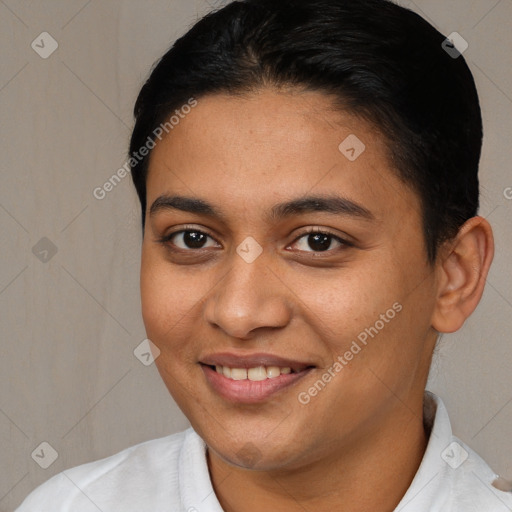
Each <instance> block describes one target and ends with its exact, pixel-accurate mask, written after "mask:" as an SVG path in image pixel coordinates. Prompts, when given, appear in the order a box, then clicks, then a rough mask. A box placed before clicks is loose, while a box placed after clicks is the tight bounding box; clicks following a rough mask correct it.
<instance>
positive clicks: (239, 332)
mask: <svg viewBox="0 0 512 512" xmlns="http://www.w3.org/2000/svg"><path fill="white" fill-rule="evenodd" d="M231 259H232V261H231V262H230V263H231V265H230V270H229V271H227V274H226V275H225V276H224V277H223V278H222V279H221V281H220V282H219V283H218V285H217V286H216V287H214V288H213V290H212V293H211V295H210V296H208V298H207V299H206V301H205V306H204V315H205V319H206V321H207V322H209V323H210V324H211V325H213V326H216V327H218V328H220V329H222V330H223V331H224V332H225V333H226V334H227V335H228V336H230V337H233V338H239V339H251V338H252V337H253V335H254V331H256V330H257V329H262V328H268V329H276V328H282V327H284V326H286V325H287V324H288V323H289V322H290V318H291V313H292V298H293V294H292V292H291V291H290V290H289V288H288V287H287V286H286V285H285V284H284V282H283V281H282V279H281V278H280V277H279V276H278V272H277V269H276V270H274V269H272V267H271V262H270V261H269V260H270V258H267V257H266V255H265V254H264V253H263V254H261V255H260V256H259V257H258V258H257V259H256V260H255V261H253V262H251V263H248V262H246V261H245V260H244V259H243V258H241V257H240V256H239V255H238V254H237V253H234V255H233V257H232V258H231Z"/></svg>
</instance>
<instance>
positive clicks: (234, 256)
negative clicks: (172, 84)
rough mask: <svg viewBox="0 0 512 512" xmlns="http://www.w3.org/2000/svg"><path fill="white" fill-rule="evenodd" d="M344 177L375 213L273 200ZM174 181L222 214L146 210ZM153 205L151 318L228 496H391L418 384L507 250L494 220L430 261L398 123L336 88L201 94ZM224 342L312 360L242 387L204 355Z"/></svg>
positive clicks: (272, 499) (374, 504) (401, 478)
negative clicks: (355, 109) (250, 246)
mask: <svg viewBox="0 0 512 512" xmlns="http://www.w3.org/2000/svg"><path fill="white" fill-rule="evenodd" d="M350 134H356V135H357V137H358V138H359V139H360V140H361V141H363V142H364V144H365V146H366V149H365V151H364V152H363V153H362V154H361V155H360V156H359V157H358V158H357V159H356V160H355V161H349V160H348V159H347V158H346V157H345V156H344V155H343V154H342V153H341V152H340V150H339V149H338V146H339V144H340V143H341V142H342V141H343V140H344V139H345V138H346V137H347V136H348V135H350ZM333 193H336V194H338V195H342V196H344V197H346V198H348V199H350V200H351V201H353V202H356V203H358V204H359V205H361V206H363V207H364V208H366V209H367V210H369V211H370V212H371V214H372V218H371V219H367V218H362V217H358V216H351V215H347V214H339V213H338V214H333V213H329V212H322V211H321V212H307V213H296V214H294V215H291V216H289V217H286V218H281V219H274V220H271V219H269V218H267V217H266V216H265V215H266V214H267V213H268V212H269V211H270V209H271V208H272V207H273V206H274V205H275V204H277V203H281V202H285V201H290V200H292V199H297V198H299V197H302V196H305V195H313V194H314V195H323V194H333ZM163 194H167V195H182V196H187V197H193V198H198V199H202V200H204V201H207V202H208V203H210V204H211V205H213V206H214V207H215V208H216V209H218V210H219V211H221V212H222V213H223V217H222V218H212V217H209V216H206V215H204V214H199V213H190V212H185V211H180V210H176V209H170V208H169V209H165V208H163V209H160V210H158V211H157V212H156V213H154V214H153V215H150V211H149V210H150V207H151V205H152V204H153V202H154V201H155V199H157V198H158V197H159V196H161V195H163ZM147 204H148V210H147V212H146V228H145V233H144V240H143V246H142V266H141V297H142V313H143V319H144V323H145V326H146V330H147V335H148V337H149V338H150V339H151V340H152V341H153V343H155V345H156V346H157V347H158V348H159V349H160V351H161V353H160V356H159V357H158V358H157V359H156V364H157V367H158V370H159V372H160V374H161V376H162V378H163V380H164V382H165V384H166V386H167V388H168V390H169V391H170V393H171V394H172V396H173V398H174V399H175V401H176V402H177V404H178V405H179V407H180V408H181V409H182V410H183V412H184V413H185V414H186V416H187V417H188V419H189V420H190V423H191V424H192V426H193V427H194V429H195V430H196V431H197V432H198V433H199V435H200V436H201V437H202V438H203V439H204V440H205V441H206V444H207V446H208V455H207V460H208V467H209V470H210V475H211V478H212V482H213V485H214V489H215V492H216V494H217V497H218V499H219V502H220V503H221V505H222V507H223V508H224V510H226V511H227V512H230V511H237V512H252V511H256V510H258V511H260V510H264V509H266V507H269V509H270V507H272V508H271V509H272V510H275V511H281V510H282V511H285V510H286V511H295V510H297V511H304V510H307V511H313V510H314V511H330V510H335V509H337V510H338V509H339V510H341V509H343V510H350V511H352V512H358V511H363V510H364V511H367V510H372V509H373V510H379V511H382V512H384V511H392V510H393V509H394V508H395V507H396V505H397V504H398V503H399V501H400V499H401V497H402V496H403V495H404V493H405V492H406V490H407V488H408V487H409V485H410V483H411V481H412V479H413V477H414V475H415V473H416V471H417V469H418V467H419V464H420V462H421V458H422V456H423V453H424V451H425V448H426V443H427V438H428V433H426V432H425V431H424V428H423V422H422V414H423V412H422V400H423V392H424V388H425V384H426V380H427V376H428V371H429V367H430V362H431V357H432V352H433V348H434V346H435V342H436V338H437V335H438V332H453V331H455V330H457V329H458V328H460V327H461V325H462V324H463V323H464V320H465V319H466V318H467V317H468V316H469V315H470V314H471V312H472V311H473V309H474V308H475V307H476V305H477V303H478V301H479V300H480V297H481V295H482V290H483V285H484V282H485V277H486V275H487V270H488V268H489V265H490V263H491V260H492V254H493V241H492V232H491V228H490V227H489V225H488V223H487V222H486V221H485V220H484V219H482V218H480V217H475V218H473V219H470V220H469V221H468V222H466V224H465V225H464V226H463V228H462V229H461V231H460V234H459V236H458V237H457V238H456V239H454V240H452V241H450V242H449V243H446V244H445V246H443V247H442V249H441V251H440V253H439V256H438V259H437V261H436V263H435V264H434V265H430V264H429V263H428V262H427V258H426V247H425V242H424V238H423V232H422V229H421V217H420V214H421V211H420V206H419V200H418V197H417V195H416V194H415V192H414V191H413V190H411V189H410V188H409V187H408V186H406V185H405V184H404V183H402V182H401V181H400V180H399V179H398V178H397V177H396V174H395V172H394V170H393V169H392V167H391V164H390V159H389V155H388V151H387V142H386V141H385V139H384V137H383V136H382V135H381V134H380V133H379V132H378V131H376V130H375V129H374V128H372V127H371V126H370V125H369V124H368V123H366V122H364V121H362V120H361V119H358V118H356V117H354V116H351V115H349V114H347V113H340V112H337V111H335V110H334V109H333V108H332V99H331V98H329V97H328V96H326V95H324V94H321V93H316V92H307V93H306V92H299V91H294V90H275V89H262V90H259V91H257V92H253V93H250V94H247V95H244V96H237V97H232V96H227V95H222V94H219V95H214V96H207V97H203V98H200V99H199V100H198V105H197V106H196V107H195V108H194V109H193V110H192V112H191V113H190V114H188V115H187V116H186V118H185V119H183V120H181V121H180V124H179V125H177V126H176V127H175V128H174V130H173V131H172V132H170V134H169V135H168V136H167V137H166V138H164V139H163V140H162V141H161V142H159V143H158V144H157V146H156V147H155V149H154V150H153V152H152V155H151V160H150V166H149V173H148V180H147ZM308 228H318V229H319V230H320V231H322V232H325V231H327V232H328V233H331V234H333V235H334V236H338V237H340V238H342V239H346V240H348V241H350V242H351V243H352V244H353V245H352V246H347V245H344V244H341V243H339V242H337V241H336V239H335V238H332V239H330V240H331V243H330V245H329V242H327V249H328V250H327V251H321V250H320V249H319V248H318V247H319V246H318V245H315V244H314V241H312V242H311V239H310V238H309V239H308V234H307V229H308ZM184 229H188V230H189V231H197V230H199V231H202V232H204V233H206V234H207V235H208V237H207V238H206V239H205V241H204V247H203V248H199V249H198V248H195V247H197V246H192V247H191V246H190V245H187V243H186V241H187V240H186V239H185V238H184V237H183V236H182V235H183V233H181V234H180V233H179V232H180V230H181V231H183V230H184ZM173 232H174V233H178V234H177V235H176V236H174V238H172V239H171V241H167V242H166V243H162V242H160V241H159V239H161V238H162V237H163V236H164V235H168V234H170V233H173ZM248 236H251V237H253V238H254V239H255V240H256V241H257V242H258V244H259V245H260V246H261V248H262V250H263V252H262V253H261V255H260V256H259V257H258V258H256V260H255V261H253V262H252V263H247V262H246V261H245V260H244V259H242V258H241V257H240V256H239V255H238V253H237V252H236V248H237V247H238V246H240V244H242V242H243V241H244V240H245V239H246V237H248ZM173 247H174V251H173V250H172V248H173ZM394 303H399V304H400V305H401V306H402V309H401V311H400V312H399V313H397V314H396V316H395V317H394V318H393V319H392V320H390V321H389V322H387V323H385V326H384V327H383V328H382V329H381V330H380V331H379V332H378V335H376V336H375V337H374V338H373V339H372V338H369V340H368V343H367V345H366V346H364V348H363V349H362V350H361V351H360V352H359V353H358V354H357V355H355V356H354V357H353V359H352V360H351V361H350V362H349V363H348V364H347V365H346V366H344V367H343V369H342V370H341V371H339V372H338V373H337V374H336V377H334V378H332V380H331V381H330V382H329V383H328V384H327V385H326V386H325V388H323V389H322V390H321V392H319V393H318V394H317V395H316V396H314V397H312V398H311V400H310V402H309V403H308V404H306V405H304V404H301V403H300V402H299V401H298V394H299V393H300V392H304V391H307V390H308V389H309V388H310V387H311V386H312V385H313V384H314V383H315V382H316V381H317V380H318V379H321V378H322V375H324V374H325V373H326V371H327V370H328V369H329V368H332V365H333V362H334V361H335V360H336V358H337V357H338V356H340V355H343V354H344V353H345V352H346V351H347V350H349V348H350V346H351V343H352V341H353V340H356V339H357V336H358V334H359V333H361V332H362V331H364V329H365V328H368V327H370V326H374V325H375V323H376V321H377V320H379V318H380V315H381V314H385V313H386V311H387V310H389V309H390V308H391V307H392V305H393V304H394ZM225 351H231V352H243V353H254V352H268V353H271V354H275V355H279V356H282V357H291V358H294V359H297V360H300V361H306V362H308V363H309V364H311V365H314V366H315V368H314V369H313V370H312V371H311V372H310V373H309V374H308V375H306V376H305V377H304V378H303V379H301V380H300V381H299V382H298V383H296V384H295V385H293V386H291V387H289V388H286V389H283V390H281V391H279V392H278V393H275V394H274V395H272V396H271V397H269V398H268V399H267V400H265V401H263V402H262V403H257V404H246V405H242V404H233V403H231V402H228V401H226V400H225V399H224V398H222V397H221V396H219V395H218V394H216V392H215V391H214V390H213V389H212V388H211V387H210V386H209V384H208V382H207V380H206V378H205V376H204V373H203V370H202V368H201V366H200V365H199V361H200V360H202V358H203V357H205V356H206V355H207V354H212V353H215V352H225ZM249 495H250V496H251V500H247V496H249ZM340 507H343V508H340Z"/></svg>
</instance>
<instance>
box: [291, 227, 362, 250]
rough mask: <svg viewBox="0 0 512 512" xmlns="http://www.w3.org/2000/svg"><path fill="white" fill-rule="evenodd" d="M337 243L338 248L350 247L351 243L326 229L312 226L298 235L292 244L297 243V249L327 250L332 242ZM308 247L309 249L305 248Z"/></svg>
mask: <svg viewBox="0 0 512 512" xmlns="http://www.w3.org/2000/svg"><path fill="white" fill-rule="evenodd" d="M333 242H335V243H336V244H338V248H343V247H351V246H352V245H353V244H351V243H350V242H348V241H347V240H344V239H343V238H341V237H339V236H337V235H335V234H333V233H330V232H328V231H325V230H322V229H319V228H313V229H310V230H308V231H307V232H306V233H303V234H302V235H301V236H299V237H298V238H297V239H296V240H295V242H294V244H298V245H299V250H301V251H304V252H327V251H329V250H331V245H332V243H333ZM307 248H310V249H311V250H310V251H309V250H307Z"/></svg>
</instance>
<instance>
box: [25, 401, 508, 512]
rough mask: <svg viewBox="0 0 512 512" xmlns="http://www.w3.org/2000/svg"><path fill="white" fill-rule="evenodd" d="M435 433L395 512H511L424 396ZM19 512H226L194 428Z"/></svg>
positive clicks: (62, 480)
mask: <svg viewBox="0 0 512 512" xmlns="http://www.w3.org/2000/svg"><path fill="white" fill-rule="evenodd" d="M424 421H425V424H426V426H427V428H428V429H429V430H431V433H430V437H429V442H428V446H427V449H426V451H425V454H424V456H423V460H422V462H421V465H420V467H419V469H418V472H417V473H416V476H415V477H414V480H413V482H412V484H411V486H410V487H409V489H408V490H407V492H406V494H405V495H404V497H403V498H402V500H401V501H400V503H399V505H398V506H397V507H396V509H395V512H473V511H474V512H511V511H512V493H506V492H502V491H499V490H497V489H496V488H494V487H493V486H492V482H493V481H494V479H495V478H497V475H496V474H495V473H494V472H493V471H492V470H491V469H490V468H489V466H488V465H487V464H486V463H485V461H483V460H482V459H481V458H480V457H479V456H478V455H477V454H476V453H475V452H474V451H473V450H472V449H471V448H469V447H468V446H467V445H465V444H464V443H463V442H462V441H460V440H459V439H457V438H456V437H454V436H453V434H452V430H451V425H450V420H449V418H448V413H447V411H446V408H445V406H444V404H443V402H442V401H441V399H440V398H438V397H437V396H435V395H434V394H432V393H430V392H428V391H427V392H425V405H424ZM16 512H223V510H222V507H221V506H220V504H219V502H218V500H217V497H216V495H215V492H214V490H213V487H212V482H211V480H210V476H209V472H208V465H207V461H206V445H205V443H204V441H203V440H202V439H201V438H200V437H199V436H198V435H197V433H196V432H195V431H194V430H193V429H192V428H189V429H187V430H185V431H183V432H179V433H177V434H173V435H170V436H167V437H163V438H160V439H154V440H151V441H146V442H144V443H141V444H138V445H135V446H132V447H130V448H127V449H125V450H123V451H121V452H119V453H117V454H115V455H112V456H110V457H107V458H105V459H101V460H97V461H94V462H90V463H88V464H82V465H80V466H76V467H74V468H71V469H68V470H66V471H63V472H62V473H59V474H57V475H55V476H54V477H52V478H51V479H49V480H48V481H47V482H45V483H44V484H42V485H40V486H39V487H37V488H36V489H35V490H34V491H32V493H31V494H29V496H27V498H26V499H25V501H24V502H23V503H22V504H21V506H20V507H19V508H18V509H17V510H16Z"/></svg>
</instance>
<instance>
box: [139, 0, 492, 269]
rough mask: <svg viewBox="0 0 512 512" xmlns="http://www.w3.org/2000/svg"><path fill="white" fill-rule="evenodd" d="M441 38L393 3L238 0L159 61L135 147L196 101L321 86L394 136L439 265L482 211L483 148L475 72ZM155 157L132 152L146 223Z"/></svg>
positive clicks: (142, 99) (395, 154)
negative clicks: (450, 243)
mask: <svg viewBox="0 0 512 512" xmlns="http://www.w3.org/2000/svg"><path fill="white" fill-rule="evenodd" d="M445 41H446V38H445V36H443V35H442V34H441V33H440V32H438V31H437V30H436V29H435V28H434V27H432V26H431V25H430V24H429V23H427V22H426V21H425V20H424V19H423V18H421V17H420V16H418V15H417V14H415V13H413V12H412V11H410V10H408V9H405V8H403V7H400V6H398V5H396V4H394V3H391V2H390V1H388V0H357V1H354V0H315V1H314V2H312V1H311V0H280V1H277V0H241V1H234V2H232V3H230V4H228V5H227V6H226V7H224V8H222V9H220V10H217V11H215V12H212V13H210V14H208V15H207V16H205V17H204V18H202V19H201V20H199V21H198V22H197V23H196V24H195V25H194V26H193V27H192V28H191V29H190V30H189V31H188V32H187V33H186V34H185V35H184V36H183V37H181V38H180V39H178V40H177V41H176V42H175V44H174V45H173V46H172V48H171V49H170V50H169V51H168V52H167V53H166V54H165V55H164V56H163V57H162V58H161V59H160V60H159V61H158V63H157V64H156V66H155V67H154V69H153V71H152V73H151V75H150V77H149V79H148V80H147V82H146V83H145V84H144V86H143V87H142V90H141V91H140V94H139V96H138V98H137V101H136V104H135V109H134V114H135V119H136V122H135V127H134V129H133V133H132V137H131V142H130V153H131V154H133V153H134V152H137V151H138V150H139V149H140V148H141V147H143V146H144V145H145V144H146V141H148V140H150V139H151V137H152V136H153V134H154V133H155V129H156V128H157V127H158V126H159V125H161V124H162V123H164V122H165V120H166V118H167V117H168V116H169V115H170V114H171V113H172V112H173V111H174V110H175V109H177V108H180V107H181V106H183V105H185V104H187V102H188V101H189V100H190V98H191V97H192V98H200V97H201V96H204V95H208V94H214V93H226V94H243V93H246V92H251V91H254V90H256V89H258V88H261V87H264V86H271V87H287V86H292V87H298V88H301V89H304V90H310V91H320V92H325V93H326V94H330V95H333V98H335V103H336V106H337V107H339V108H340V109H343V110H346V111H347V112H349V113H352V114H355V115H357V116H360V117H362V118H364V119H366V120H368V121H370V122H371V123H372V124H373V125H375V126H376V127H377V128H378V130H379V132H380V133H381V134H382V135H383V136H384V137H385V139H386V140H387V142H388V145H389V158H390V161H391V162H392V164H393V167H394V169H396V172H397V175H398V176H399V178H401V179H402V181H403V182H405V183H406V184H408V185H409V186H410V187H411V188H412V190H414V191H415V192H416V193H417V195H418V197H419V204H420V207H421V213H422V220H423V229H424V235H425V242H426V247H427V256H428V261H429V262H430V263H433V262H434V261H435V258H436V254H437V250H438V248H439V245H440V244H441V243H442V242H444V241H446V240H449V239H451V238H453V237H454V236H455V235H456V234H457V232H458V230H459V228H460V226H461V225H462V224H463V223H464V222H465V221H466V220H467V219H469V218H471V217H473V216H475V215H476V212H477V210H478V162H479V159H480V151H481V145H482V119H481V113H480V106H479V101H478V95H477V92H476V88H475V83H474V80H473V77H472V75H471V72H470V70H469V68H468V66H467V64H466V63H465V61H464V59H463V57H462V56H461V55H460V54H458V53H457V52H455V54H454V53H453V50H452V52H451V54H450V53H449V52H448V51H445V50H446V44H443V43H444V42H445ZM166 131H168V130H166ZM340 142H341V141H340ZM149 157H150V153H149V154H148V155H147V156H145V157H144V158H141V159H140V161H139V160H135V159H134V158H131V159H130V165H131V166H132V178H133V182H134V184H135V187H136V189H137V193H138V196H139V199H140V202H141V206H142V226H143V229H144V224H145V208H146V178H147V170H148V162H149ZM132 164H133V165H132Z"/></svg>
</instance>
